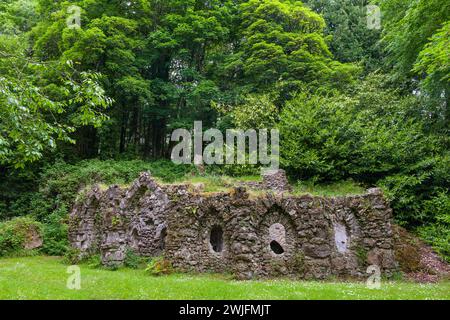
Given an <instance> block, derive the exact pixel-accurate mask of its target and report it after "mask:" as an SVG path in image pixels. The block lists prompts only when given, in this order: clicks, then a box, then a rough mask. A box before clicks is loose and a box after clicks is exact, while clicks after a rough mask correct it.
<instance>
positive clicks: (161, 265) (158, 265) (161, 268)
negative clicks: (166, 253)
mask: <svg viewBox="0 0 450 320" xmlns="http://www.w3.org/2000/svg"><path fill="white" fill-rule="evenodd" d="M145 271H146V272H148V273H150V274H151V275H152V276H160V275H166V274H171V273H173V271H174V270H173V267H172V264H171V263H170V261H168V260H165V259H164V258H163V257H156V258H153V259H152V260H151V261H150V263H149V264H148V265H147V268H146V269H145Z"/></svg>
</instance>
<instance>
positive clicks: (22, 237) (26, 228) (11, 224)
mask: <svg viewBox="0 0 450 320" xmlns="http://www.w3.org/2000/svg"><path fill="white" fill-rule="evenodd" d="M30 231H36V232H37V234H38V235H41V234H42V225H41V224H40V223H38V222H36V221H35V220H33V219H31V218H28V217H21V218H15V219H12V220H9V221H6V222H2V223H0V257H3V256H7V255H11V254H15V255H17V254H28V253H31V251H27V250H26V249H25V243H26V241H27V239H28V237H29V236H30V233H29V232H30Z"/></svg>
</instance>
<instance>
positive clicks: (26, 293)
mask: <svg viewBox="0 0 450 320" xmlns="http://www.w3.org/2000/svg"><path fill="white" fill-rule="evenodd" d="M66 271H67V266H66V265H64V264H63V263H62V262H61V258H54V257H27V258H7V259H0V299H151V300H156V299H231V300H233V299H249V300H252V299H262V300H265V299H447V300H448V299H450V283H449V282H443V283H440V284H427V285H420V284H413V283H406V282H384V283H382V286H381V289H379V290H376V289H372V290H371V289H368V288H366V287H365V285H364V284H363V283H335V282H314V281H309V282H306V281H305V282H303V281H290V280H272V281H245V282H239V281H233V280H230V279H227V278H226V277H225V276H220V275H186V274H174V275H170V276H163V277H152V276H149V275H147V274H146V273H145V272H144V271H143V270H131V269H121V270H118V271H108V270H103V269H94V268H90V267H88V266H83V265H82V266H81V289H80V290H69V289H67V287H66V282H67V278H68V276H69V274H67V273H66Z"/></svg>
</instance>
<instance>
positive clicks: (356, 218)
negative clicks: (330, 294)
mask: <svg viewBox="0 0 450 320" xmlns="http://www.w3.org/2000/svg"><path fill="white" fill-rule="evenodd" d="M250 187H252V188H256V187H258V188H261V189H264V188H266V189H267V188H270V189H272V190H275V191H276V192H273V191H272V192H271V191H267V192H259V193H257V195H253V194H251V193H249V192H248V191H247V189H246V188H245V187H242V186H239V187H235V188H233V189H232V191H230V192H218V193H204V192H202V191H201V190H196V188H193V187H192V186H190V185H158V184H157V183H156V182H155V181H154V180H153V179H152V177H151V175H150V174H149V173H144V174H142V175H141V176H140V177H139V178H138V179H137V180H136V181H135V182H134V183H133V185H132V186H131V187H130V188H128V189H121V188H120V187H118V186H111V187H110V188H109V189H107V190H106V191H101V190H100V188H99V187H94V188H93V189H92V190H91V191H90V192H88V193H87V194H85V195H84V196H82V197H80V198H79V199H78V201H77V203H76V204H75V205H74V207H73V210H72V213H71V216H70V232H69V233H70V235H69V237H70V241H71V244H72V245H73V247H75V248H77V249H79V250H80V252H81V254H82V255H88V254H92V253H100V254H101V257H102V262H103V263H104V264H105V265H120V264H121V263H123V261H124V259H125V255H126V252H127V250H133V251H134V252H136V253H137V254H139V255H142V256H160V255H164V257H165V258H166V259H167V260H169V261H170V262H171V263H172V265H173V266H174V267H175V268H176V269H177V270H179V271H186V272H189V271H195V272H231V273H233V274H234V275H235V276H236V277H237V278H238V279H251V278H264V277H277V276H289V277H294V278H304V279H326V278H328V277H330V276H335V277H336V276H337V277H362V276H364V277H367V274H366V269H367V267H368V266H369V265H377V266H379V267H380V269H381V271H382V272H383V273H384V274H391V273H392V272H393V271H394V270H395V269H396V261H395V258H394V253H393V235H392V228H391V223H392V210H391V209H390V207H389V204H388V203H387V202H386V200H385V199H384V197H383V195H382V193H381V191H380V190H379V189H371V190H368V192H367V194H365V195H358V196H346V197H333V198H332V197H316V196H311V195H301V196H294V195H291V194H289V193H287V192H280V191H282V190H283V189H288V188H289V186H288V184H287V180H286V179H285V176H284V174H283V172H282V171H280V172H277V173H276V174H274V175H272V176H267V177H265V179H264V182H262V183H259V185H256V186H255V185H251V186H250Z"/></svg>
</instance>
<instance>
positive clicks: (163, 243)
mask: <svg viewBox="0 0 450 320" xmlns="http://www.w3.org/2000/svg"><path fill="white" fill-rule="evenodd" d="M166 236H167V228H163V229H162V230H161V235H160V243H159V248H160V249H161V250H164V249H165V248H166Z"/></svg>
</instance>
